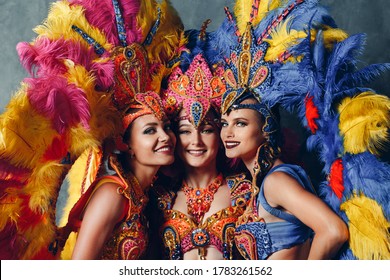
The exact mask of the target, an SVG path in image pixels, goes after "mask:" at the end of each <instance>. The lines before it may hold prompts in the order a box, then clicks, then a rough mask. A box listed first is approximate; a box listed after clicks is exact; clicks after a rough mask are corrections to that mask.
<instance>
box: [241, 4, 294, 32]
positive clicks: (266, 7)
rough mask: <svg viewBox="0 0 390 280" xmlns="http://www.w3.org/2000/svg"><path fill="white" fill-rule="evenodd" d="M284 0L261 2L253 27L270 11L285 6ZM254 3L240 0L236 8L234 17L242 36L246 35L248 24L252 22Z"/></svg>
mask: <svg viewBox="0 0 390 280" xmlns="http://www.w3.org/2000/svg"><path fill="white" fill-rule="evenodd" d="M283 2H286V1H283V0H261V1H260V4H259V9H258V12H257V16H256V17H255V18H253V20H252V25H253V26H257V25H258V24H259V22H260V21H261V20H262V19H263V18H264V17H265V16H266V15H267V13H268V12H269V11H272V10H274V9H276V8H277V7H279V6H281V5H282V4H283ZM252 4H253V1H248V0H238V1H236V4H235V6H234V15H235V17H236V21H237V27H238V30H239V31H240V34H244V32H245V28H246V25H247V23H248V22H249V21H250V15H251V13H252Z"/></svg>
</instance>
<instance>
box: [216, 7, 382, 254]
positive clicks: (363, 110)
mask: <svg viewBox="0 0 390 280" xmlns="http://www.w3.org/2000/svg"><path fill="white" fill-rule="evenodd" d="M318 2H319V1H317V0H290V1H278V0H269V1H241V0H238V1H237V2H236V6H235V10H234V15H233V14H231V13H230V12H228V14H227V15H228V16H227V19H226V20H225V21H224V22H223V24H222V25H221V28H219V30H218V31H217V32H216V33H215V35H214V41H213V43H214V45H215V47H216V48H217V50H218V52H219V54H220V55H221V56H223V57H225V58H227V68H228V69H231V70H228V71H227V72H226V73H227V76H226V75H225V78H226V81H227V85H228V88H227V92H226V93H225V95H224V96H223V102H222V110H228V109H229V108H231V107H232V106H234V105H235V104H238V103H239V102H240V101H241V100H243V99H244V98H246V97H248V96H250V95H252V97H254V98H256V99H257V100H258V101H259V102H260V103H263V104H264V105H265V106H267V107H272V106H273V105H274V104H279V105H281V106H282V107H283V108H284V109H285V110H287V111H289V112H291V113H293V114H297V115H298V117H299V119H300V120H301V123H302V125H303V126H305V127H306V128H307V129H308V132H309V133H311V136H310V137H309V138H308V139H307V146H308V148H309V149H312V150H314V149H315V150H316V151H317V152H318V154H319V155H320V160H321V161H322V163H323V166H324V167H323V173H325V175H326V178H327V179H326V181H325V182H323V183H321V185H320V186H319V187H318V188H319V192H320V195H321V197H322V199H323V200H324V201H325V202H326V203H327V204H328V205H329V206H330V207H331V208H332V209H333V210H334V211H335V212H336V213H338V215H339V216H340V217H341V218H342V219H343V220H344V221H345V222H346V224H347V225H348V227H349V230H350V240H349V242H348V246H344V247H343V249H342V250H341V251H340V253H339V255H338V256H337V257H338V258H341V259H388V258H389V252H390V246H389V234H388V225H389V221H390V216H389V209H390V197H389V193H390V184H389V179H390V166H389V164H388V163H386V162H381V160H380V154H381V152H382V151H383V150H384V147H386V145H388V141H389V136H388V131H389V125H390V123H389V117H390V116H389V112H390V111H389V109H390V100H389V98H388V97H386V96H382V95H379V94H377V93H375V92H374V91H373V90H371V89H369V88H366V87H365V84H366V83H367V82H368V81H371V80H372V79H373V78H374V77H376V76H378V75H379V74H380V73H381V72H383V71H385V70H388V69H389V68H390V65H389V64H378V65H370V66H367V67H365V68H363V69H361V70H358V68H357V55H359V54H360V53H361V52H362V51H363V44H364V35H360V34H359V35H354V36H350V37H348V36H347V34H346V33H345V32H343V31H342V30H340V29H338V28H337V26H336V24H335V22H334V21H333V19H332V18H331V17H330V16H329V14H328V12H327V11H326V10H325V9H324V8H323V7H321V6H320V5H319V3H318ZM227 11H228V10H227ZM248 22H249V23H250V24H249V25H248ZM244 30H245V31H244ZM249 32H251V33H252V35H251V36H250V37H249V38H252V39H251V40H247V39H245V38H246V36H247V35H245V34H248V33H249ZM254 42H255V43H254ZM246 44H247V46H248V48H247V49H245V45H246ZM257 54H259V55H257ZM260 54H261V55H260ZM261 69H263V70H261ZM260 72H263V74H260ZM243 89H245V90H243ZM245 95H248V96H245ZM266 114H267V113H266ZM373 172H375V174H378V176H376V175H375V174H374V173H373ZM369 224H370V225H371V226H370V227H369V226H368V225H369Z"/></svg>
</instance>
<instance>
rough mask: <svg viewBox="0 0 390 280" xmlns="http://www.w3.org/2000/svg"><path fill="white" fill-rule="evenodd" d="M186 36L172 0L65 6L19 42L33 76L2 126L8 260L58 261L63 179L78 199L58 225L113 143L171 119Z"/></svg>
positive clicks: (78, 0)
mask: <svg viewBox="0 0 390 280" xmlns="http://www.w3.org/2000/svg"><path fill="white" fill-rule="evenodd" d="M183 29H184V28H183V24H182V21H181V19H180V17H179V16H178V14H177V11H176V10H175V9H174V8H173V6H172V5H171V4H170V3H169V1H168V0H162V1H157V0H142V1H140V0H99V1H96V0H58V1H54V2H53V3H52V4H51V7H50V11H49V13H48V15H47V17H46V19H45V20H44V21H43V22H42V24H40V25H38V26H37V27H36V28H34V32H36V33H37V36H36V38H34V40H33V41H32V42H22V43H19V44H18V46H17V50H18V53H19V56H20V61H21V63H22V65H23V66H24V67H25V69H26V70H27V71H28V72H29V74H30V75H29V77H28V78H26V79H25V80H24V81H23V84H22V85H21V87H20V89H19V92H18V94H17V95H16V96H15V97H14V98H13V99H12V101H11V102H10V104H9V107H8V109H7V111H6V112H5V113H4V114H5V115H4V116H2V119H4V121H2V122H1V124H0V127H1V129H0V130H1V132H2V133H1V135H2V136H1V139H2V141H1V144H2V145H0V150H1V152H0V154H1V156H0V162H1V163H0V165H1V167H0V168H1V169H2V170H1V172H0V173H2V176H1V177H2V178H0V180H2V181H4V182H5V183H4V184H3V185H5V186H7V190H6V189H4V188H3V189H1V190H0V193H1V195H0V197H1V201H0V202H1V205H2V206H4V205H6V207H3V208H2V213H3V212H4V215H1V217H0V220H1V222H0V224H1V225H3V226H0V231H1V233H0V235H1V238H0V239H1V240H10V242H8V244H5V243H7V242H3V243H4V244H3V243H2V247H4V248H6V249H5V251H4V250H3V251H4V252H9V253H8V254H10V256H12V258H20V259H36V258H39V259H45V258H54V257H55V256H54V255H53V254H52V253H54V254H55V251H56V249H55V248H53V247H52V246H49V244H50V243H51V242H52V241H53V240H54V235H55V232H56V225H57V219H56V218H60V217H58V216H57V217H56V211H55V210H56V209H55V205H56V203H55V201H56V200H57V198H58V195H59V190H60V187H61V186H62V185H63V184H62V183H63V180H64V178H67V180H68V183H69V184H66V185H67V187H69V188H68V193H69V194H71V195H69V197H67V196H66V195H65V196H64V197H63V200H62V201H63V202H64V204H63V205H66V206H65V207H64V208H63V209H62V210H64V211H59V212H58V213H61V214H60V215H62V218H61V221H60V222H59V223H58V225H59V226H64V225H65V224H66V219H67V217H68V213H69V211H70V209H71V208H72V206H73V205H74V203H75V202H76V201H77V199H78V198H79V197H80V195H81V194H83V193H84V192H85V191H86V189H87V188H88V187H89V186H90V184H91V182H92V181H93V180H94V179H95V178H96V176H98V172H99V171H100V167H101V166H102V161H103V160H104V158H103V153H102V150H103V147H106V145H105V144H106V143H107V142H108V141H109V142H111V139H113V138H123V137H122V136H123V135H122V133H123V129H124V128H126V127H127V126H128V125H129V124H130V123H131V122H132V121H134V119H135V118H137V117H139V116H141V115H144V114H150V113H152V114H155V115H156V116H157V117H158V118H159V119H161V118H162V117H163V116H164V112H163V110H162V106H161V105H162V103H161V101H159V96H158V93H159V92H160V87H161V81H162V79H163V78H165V77H167V76H168V75H169V74H170V73H171V70H172V69H173V68H172V67H173V66H174V64H175V63H176V62H175V61H176V58H177V57H178V56H179V53H180V52H181V50H182V46H183V45H184V44H185V39H184V36H183V35H184V32H183V31H184V30H183ZM114 105H115V106H114ZM122 120H123V125H122ZM11 131H12V132H11ZM9 132H10V133H9ZM118 148H119V147H118ZM119 149H121V148H119ZM69 170H70V172H69V173H68V171H69ZM42 182H44V184H42ZM61 199H62V198H61ZM15 203H16V204H15ZM4 226H5V228H4ZM4 229H5V231H4ZM11 241H12V242H11ZM3 245H4V246H3ZM54 247H55V246H54ZM48 248H50V250H51V251H49V250H48Z"/></svg>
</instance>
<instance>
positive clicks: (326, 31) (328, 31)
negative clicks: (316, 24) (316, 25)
mask: <svg viewBox="0 0 390 280" xmlns="http://www.w3.org/2000/svg"><path fill="white" fill-rule="evenodd" d="M321 31H322V36H323V40H324V45H325V48H326V49H328V50H332V49H333V47H334V46H335V44H336V43H338V42H341V41H343V40H345V39H346V38H348V34H347V33H346V32H345V31H344V30H342V29H339V28H332V27H330V26H322V27H321ZM317 32H318V30H317V29H312V30H311V31H310V35H311V37H310V41H311V42H314V40H315V39H316V36H317Z"/></svg>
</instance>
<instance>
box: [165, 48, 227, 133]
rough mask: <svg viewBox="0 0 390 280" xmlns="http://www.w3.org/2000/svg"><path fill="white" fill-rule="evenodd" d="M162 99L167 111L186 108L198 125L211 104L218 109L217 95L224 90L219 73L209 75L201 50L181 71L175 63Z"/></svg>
mask: <svg viewBox="0 0 390 280" xmlns="http://www.w3.org/2000/svg"><path fill="white" fill-rule="evenodd" d="M168 84H169V86H168V89H167V90H166V91H165V92H164V96H163V102H164V105H165V108H166V111H167V112H170V113H172V114H173V113H178V112H179V111H180V110H181V109H184V110H185V111H186V117H187V118H188V119H189V121H190V122H191V123H192V124H193V125H194V126H195V127H198V126H199V125H200V124H201V123H202V121H203V120H204V118H205V116H206V114H207V113H208V111H209V110H210V108H211V107H214V109H215V110H216V111H217V112H219V106H220V104H221V97H222V95H223V93H224V92H225V90H226V86H225V83H224V82H223V80H222V78H221V77H220V76H213V74H212V72H211V70H210V68H209V65H208V63H207V62H206V60H205V58H204V57H203V55H202V54H198V55H196V56H195V58H194V59H193V61H192V63H191V65H190V67H189V68H188V70H187V71H186V72H185V73H183V72H182V70H181V69H180V68H179V67H177V68H176V69H175V70H174V71H173V73H172V74H171V76H170V78H169V80H168Z"/></svg>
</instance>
